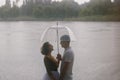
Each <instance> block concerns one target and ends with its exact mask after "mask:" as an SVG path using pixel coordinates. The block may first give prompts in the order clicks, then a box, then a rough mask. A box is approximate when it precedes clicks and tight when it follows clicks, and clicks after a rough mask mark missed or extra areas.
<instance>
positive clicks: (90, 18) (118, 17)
mask: <svg viewBox="0 0 120 80" xmlns="http://www.w3.org/2000/svg"><path fill="white" fill-rule="evenodd" d="M65 20H67V21H120V15H104V16H103V15H97V16H83V17H78V18H66V19H65Z"/></svg>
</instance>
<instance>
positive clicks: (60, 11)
mask: <svg viewBox="0 0 120 80" xmlns="http://www.w3.org/2000/svg"><path fill="white" fill-rule="evenodd" d="M26 1H27V0H26ZM119 14H120V5H119V4H115V3H104V2H101V3H92V2H88V3H84V4H82V5H79V4H78V3H76V2H74V1H73V2H72V1H71V2H67V1H62V2H52V3H50V4H35V3H33V2H24V3H23V5H22V6H21V7H18V6H16V5H13V6H12V7H11V6H6V5H4V6H1V7H0V18H11V17H12V18H15V17H19V16H28V17H35V18H46V19H48V18H55V19H56V18H57V19H58V18H59V19H64V18H76V17H81V16H93V15H119Z"/></svg>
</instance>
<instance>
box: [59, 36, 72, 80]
mask: <svg viewBox="0 0 120 80" xmlns="http://www.w3.org/2000/svg"><path fill="white" fill-rule="evenodd" d="M60 40H61V42H60V44H61V46H62V47H63V48H64V49H65V51H64V54H63V58H62V62H61V68H60V78H59V80H73V79H72V69H73V62H74V53H73V51H72V49H71V47H70V37H69V35H63V36H62V37H61V38H60Z"/></svg>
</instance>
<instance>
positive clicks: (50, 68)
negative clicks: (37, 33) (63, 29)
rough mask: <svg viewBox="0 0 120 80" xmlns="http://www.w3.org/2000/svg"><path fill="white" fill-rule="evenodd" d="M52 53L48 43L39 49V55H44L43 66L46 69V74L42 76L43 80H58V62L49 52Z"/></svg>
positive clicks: (51, 47)
mask: <svg viewBox="0 0 120 80" xmlns="http://www.w3.org/2000/svg"><path fill="white" fill-rule="evenodd" d="M52 51H53V46H52V45H51V44H50V43H49V42H45V43H44V44H43V46H42V48H41V53H42V54H43V55H44V64H45V67H46V71H47V74H46V75H45V76H44V79H43V80H58V78H59V73H58V70H57V68H58V66H59V60H56V59H55V58H54V57H53V56H52V55H51V52H52Z"/></svg>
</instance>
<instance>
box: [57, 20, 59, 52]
mask: <svg viewBox="0 0 120 80" xmlns="http://www.w3.org/2000/svg"><path fill="white" fill-rule="evenodd" d="M56 33H57V35H56V36H57V51H58V53H59V32H58V22H57V30H56Z"/></svg>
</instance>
